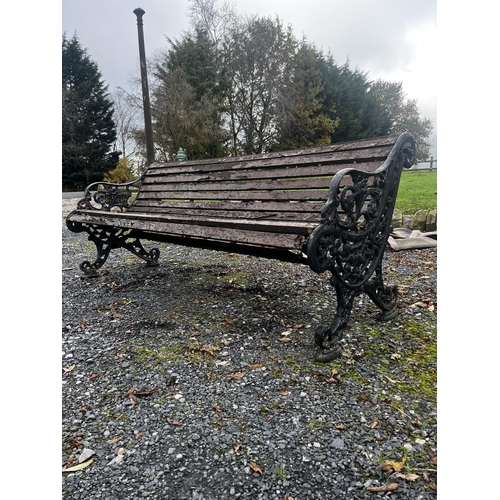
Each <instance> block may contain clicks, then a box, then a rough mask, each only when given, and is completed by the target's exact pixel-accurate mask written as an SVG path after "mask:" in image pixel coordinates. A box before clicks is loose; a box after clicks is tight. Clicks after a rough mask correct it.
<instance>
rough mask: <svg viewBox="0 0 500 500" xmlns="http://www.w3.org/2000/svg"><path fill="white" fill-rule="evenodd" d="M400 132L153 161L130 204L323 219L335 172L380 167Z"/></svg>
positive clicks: (135, 208)
mask: <svg viewBox="0 0 500 500" xmlns="http://www.w3.org/2000/svg"><path fill="white" fill-rule="evenodd" d="M396 140H397V137H396V136H385V137H381V138H376V139H367V140H361V141H352V142H346V143H341V144H333V145H330V146H323V147H317V148H309V149H302V150H295V151H286V152H279V153H267V154H259V155H252V156H240V157H229V158H218V159H210V160H196V161H187V162H168V163H159V162H157V163H153V164H152V165H150V166H149V168H148V169H147V171H146V173H145V175H144V177H143V181H142V184H141V187H140V189H139V192H138V194H137V198H136V199H135V201H134V203H133V204H132V205H131V207H130V208H129V209H128V210H127V211H128V212H129V213H130V212H137V213H149V214H150V213H158V214H182V215H187V216H196V217H227V218H231V219H235V218H245V219H259V220H293V221H304V222H319V220H320V218H321V208H322V206H323V205H324V203H325V201H326V200H327V198H328V190H329V187H330V183H331V180H332V177H333V176H334V175H335V174H336V173H337V172H338V171H339V170H342V169H344V168H356V169H359V170H363V171H366V172H372V171H374V170H376V169H377V168H378V167H379V166H380V165H381V164H382V163H383V162H384V161H385V159H386V158H387V155H388V154H389V152H390V151H391V149H392V147H393V146H394V144H395V142H396Z"/></svg>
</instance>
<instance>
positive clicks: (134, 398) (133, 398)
mask: <svg viewBox="0 0 500 500" xmlns="http://www.w3.org/2000/svg"><path fill="white" fill-rule="evenodd" d="M136 389H137V387H131V388H130V389H129V390H128V391H127V395H128V397H129V398H130V402H131V403H132V404H133V405H135V404H136V403H137V398H136V397H135V395H134V391H135V390H136Z"/></svg>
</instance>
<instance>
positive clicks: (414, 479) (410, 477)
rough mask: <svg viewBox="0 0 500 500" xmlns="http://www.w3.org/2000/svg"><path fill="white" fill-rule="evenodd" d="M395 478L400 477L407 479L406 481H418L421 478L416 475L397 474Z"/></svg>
mask: <svg viewBox="0 0 500 500" xmlns="http://www.w3.org/2000/svg"><path fill="white" fill-rule="evenodd" d="M394 475H395V477H399V478H401V479H405V480H406V481H411V482H413V481H416V480H417V479H418V478H419V477H420V476H417V475H416V474H401V473H399V472H398V473H397V474H394Z"/></svg>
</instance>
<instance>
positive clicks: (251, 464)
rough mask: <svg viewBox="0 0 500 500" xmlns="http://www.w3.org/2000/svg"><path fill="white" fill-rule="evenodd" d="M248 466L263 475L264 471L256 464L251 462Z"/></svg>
mask: <svg viewBox="0 0 500 500" xmlns="http://www.w3.org/2000/svg"><path fill="white" fill-rule="evenodd" d="M248 465H249V467H250V468H251V469H252V470H253V471H255V472H258V473H259V474H260V475H262V469H261V468H260V467H259V466H258V465H257V464H256V463H255V462H250V463H249V464H248Z"/></svg>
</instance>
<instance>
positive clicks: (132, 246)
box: [66, 221, 160, 277]
mask: <svg viewBox="0 0 500 500" xmlns="http://www.w3.org/2000/svg"><path fill="white" fill-rule="evenodd" d="M66 224H67V226H68V229H70V230H71V231H73V232H75V233H80V232H82V231H85V232H87V233H88V234H89V238H88V239H89V241H92V242H93V243H94V244H95V246H96V248H97V258H96V260H95V261H94V262H93V263H91V262H89V261H84V262H82V263H81V264H80V269H81V270H82V271H83V272H84V274H85V275H86V276H89V277H92V276H98V270H99V268H101V267H102V265H103V264H104V263H105V262H106V260H107V258H108V255H109V253H110V252H111V250H113V249H115V248H126V249H127V250H128V251H130V252H132V253H133V254H135V255H137V256H138V257H140V258H141V259H143V260H145V261H146V263H147V265H148V266H157V265H158V258H159V256H160V251H159V250H158V248H153V249H151V250H150V251H149V252H148V251H147V250H145V249H144V247H143V246H142V244H141V241H140V240H139V238H137V237H136V236H135V235H134V230H133V229H118V228H112V227H102V226H97V225H95V224H86V223H82V222H75V221H67V222H66Z"/></svg>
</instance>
